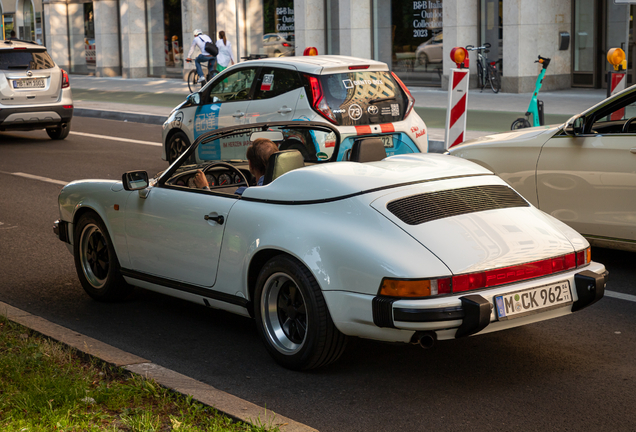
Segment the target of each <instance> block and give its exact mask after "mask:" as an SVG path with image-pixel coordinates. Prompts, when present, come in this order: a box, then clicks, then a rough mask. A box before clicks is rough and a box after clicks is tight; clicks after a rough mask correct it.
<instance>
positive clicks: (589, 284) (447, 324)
mask: <svg viewBox="0 0 636 432" xmlns="http://www.w3.org/2000/svg"><path fill="white" fill-rule="evenodd" d="M608 279H609V273H608V272H607V271H606V270H605V267H604V266H603V265H602V264H599V263H595V262H592V263H590V264H589V265H588V266H586V267H584V268H580V269H577V270H575V271H571V272H566V273H560V274H554V275H551V276H549V277H546V278H541V279H540V280H538V279H537V280H529V281H524V282H521V283H516V284H510V285H505V286H501V287H495V288H490V289H486V290H481V291H477V292H472V293H471V292H467V293H462V294H464V295H449V296H443V297H439V298H430V299H412V300H411V299H395V298H389V297H380V296H372V295H364V294H356V293H350V292H342V291H338V292H336V291H324V292H323V293H324V296H325V300H326V301H327V304H328V306H329V311H330V313H331V314H332V318H333V320H334V323H335V324H336V326H337V327H338V329H339V330H340V331H341V332H343V333H345V334H347V335H350V336H359V337H363V338H369V339H376V340H383V341H391V342H410V341H411V340H412V336H413V334H414V333H416V332H434V333H435V337H436V339H438V340H447V339H456V338H460V337H465V336H470V335H473V334H476V333H481V334H483V333H490V332H494V331H499V330H504V329H508V328H513V327H519V326H523V325H527V324H531V323H535V322H539V321H544V320H548V319H552V318H557V317H560V316H564V315H569V314H571V313H573V312H576V311H579V310H581V309H584V308H586V307H588V306H590V305H592V304H594V303H595V302H597V301H598V300H600V299H601V298H602V297H603V295H604V292H605V284H606V283H607V281H608ZM566 281H567V282H568V283H569V285H570V291H571V301H570V302H568V303H564V304H559V305H554V306H550V307H546V308H542V309H538V310H533V311H530V312H526V313H523V314H519V315H518V316H516V317H514V318H511V317H506V316H504V317H502V318H499V317H498V311H497V310H496V309H495V307H496V306H495V305H496V298H497V297H498V296H502V295H511V294H514V293H517V292H519V293H521V292H522V291H524V290H528V289H537V288H541V287H542V286H549V285H554V284H558V283H565V282H566Z"/></svg>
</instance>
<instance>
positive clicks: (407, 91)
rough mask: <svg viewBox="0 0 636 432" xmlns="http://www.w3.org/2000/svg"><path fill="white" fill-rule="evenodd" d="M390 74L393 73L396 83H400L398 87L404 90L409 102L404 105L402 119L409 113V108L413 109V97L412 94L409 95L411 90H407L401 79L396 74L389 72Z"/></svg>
mask: <svg viewBox="0 0 636 432" xmlns="http://www.w3.org/2000/svg"><path fill="white" fill-rule="evenodd" d="M391 75H393V78H394V79H395V80H396V81H397V83H398V84H399V85H400V87H401V88H402V91H403V92H404V94H405V95H406V97H407V98H408V100H409V103H408V105H407V107H406V111H405V112H404V118H403V119H402V120H404V119H405V118H407V117H408V116H409V114H410V113H411V110H412V109H413V107H414V106H415V99H414V98H413V96H412V95H411V92H410V91H409V89H407V88H406V86H405V85H404V83H403V82H402V80H401V79H399V78H398V76H397V75H396V74H395V73H393V72H391Z"/></svg>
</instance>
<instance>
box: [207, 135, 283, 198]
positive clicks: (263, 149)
mask: <svg viewBox="0 0 636 432" xmlns="http://www.w3.org/2000/svg"><path fill="white" fill-rule="evenodd" d="M277 151H278V146H277V145H276V144H275V143H274V142H273V141H271V140H268V139H267V138H257V139H255V140H254V142H252V144H250V145H249V147H248V148H247V151H246V153H245V156H246V157H247V163H248V165H249V170H250V173H251V174H252V175H253V176H254V178H257V179H258V181H257V182H256V186H263V178H264V176H265V172H266V171H267V162H268V161H269V157H270V156H271V155H273V154H274V153H276V152H277ZM194 183H195V184H196V186H197V187H198V188H201V189H206V190H210V185H209V184H208V180H207V179H206V178H205V174H204V173H203V171H201V170H197V173H196V175H195V176H194ZM247 187H248V186H241V187H240V188H238V189H237V190H236V191H235V192H234V193H235V194H237V195H243V192H244V191H245V189H247Z"/></svg>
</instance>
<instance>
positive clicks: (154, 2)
mask: <svg viewBox="0 0 636 432" xmlns="http://www.w3.org/2000/svg"><path fill="white" fill-rule="evenodd" d="M146 22H147V23H148V33H147V37H148V48H149V49H148V75H150V76H160V77H163V76H172V77H180V76H181V75H182V74H183V61H184V53H183V49H184V47H183V30H182V25H181V0H146ZM187 49H189V47H186V50H187Z"/></svg>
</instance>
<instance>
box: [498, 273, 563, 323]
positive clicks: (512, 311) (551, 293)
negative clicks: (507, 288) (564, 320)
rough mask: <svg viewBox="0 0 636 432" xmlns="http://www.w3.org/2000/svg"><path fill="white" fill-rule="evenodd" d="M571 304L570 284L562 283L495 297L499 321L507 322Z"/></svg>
mask: <svg viewBox="0 0 636 432" xmlns="http://www.w3.org/2000/svg"><path fill="white" fill-rule="evenodd" d="M571 303H572V292H571V291H570V282H569V281H563V282H557V283H554V284H550V285H544V286H541V287H538V288H530V289H527V290H523V291H517V292H513V293H508V294H503V295H499V296H495V307H496V309H497V317H498V318H499V320H501V321H503V320H508V319H513V318H519V317H522V316H525V315H530V314H532V313H536V312H543V311H546V310H550V309H554V308H557V307H562V306H564V305H568V304H571Z"/></svg>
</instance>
